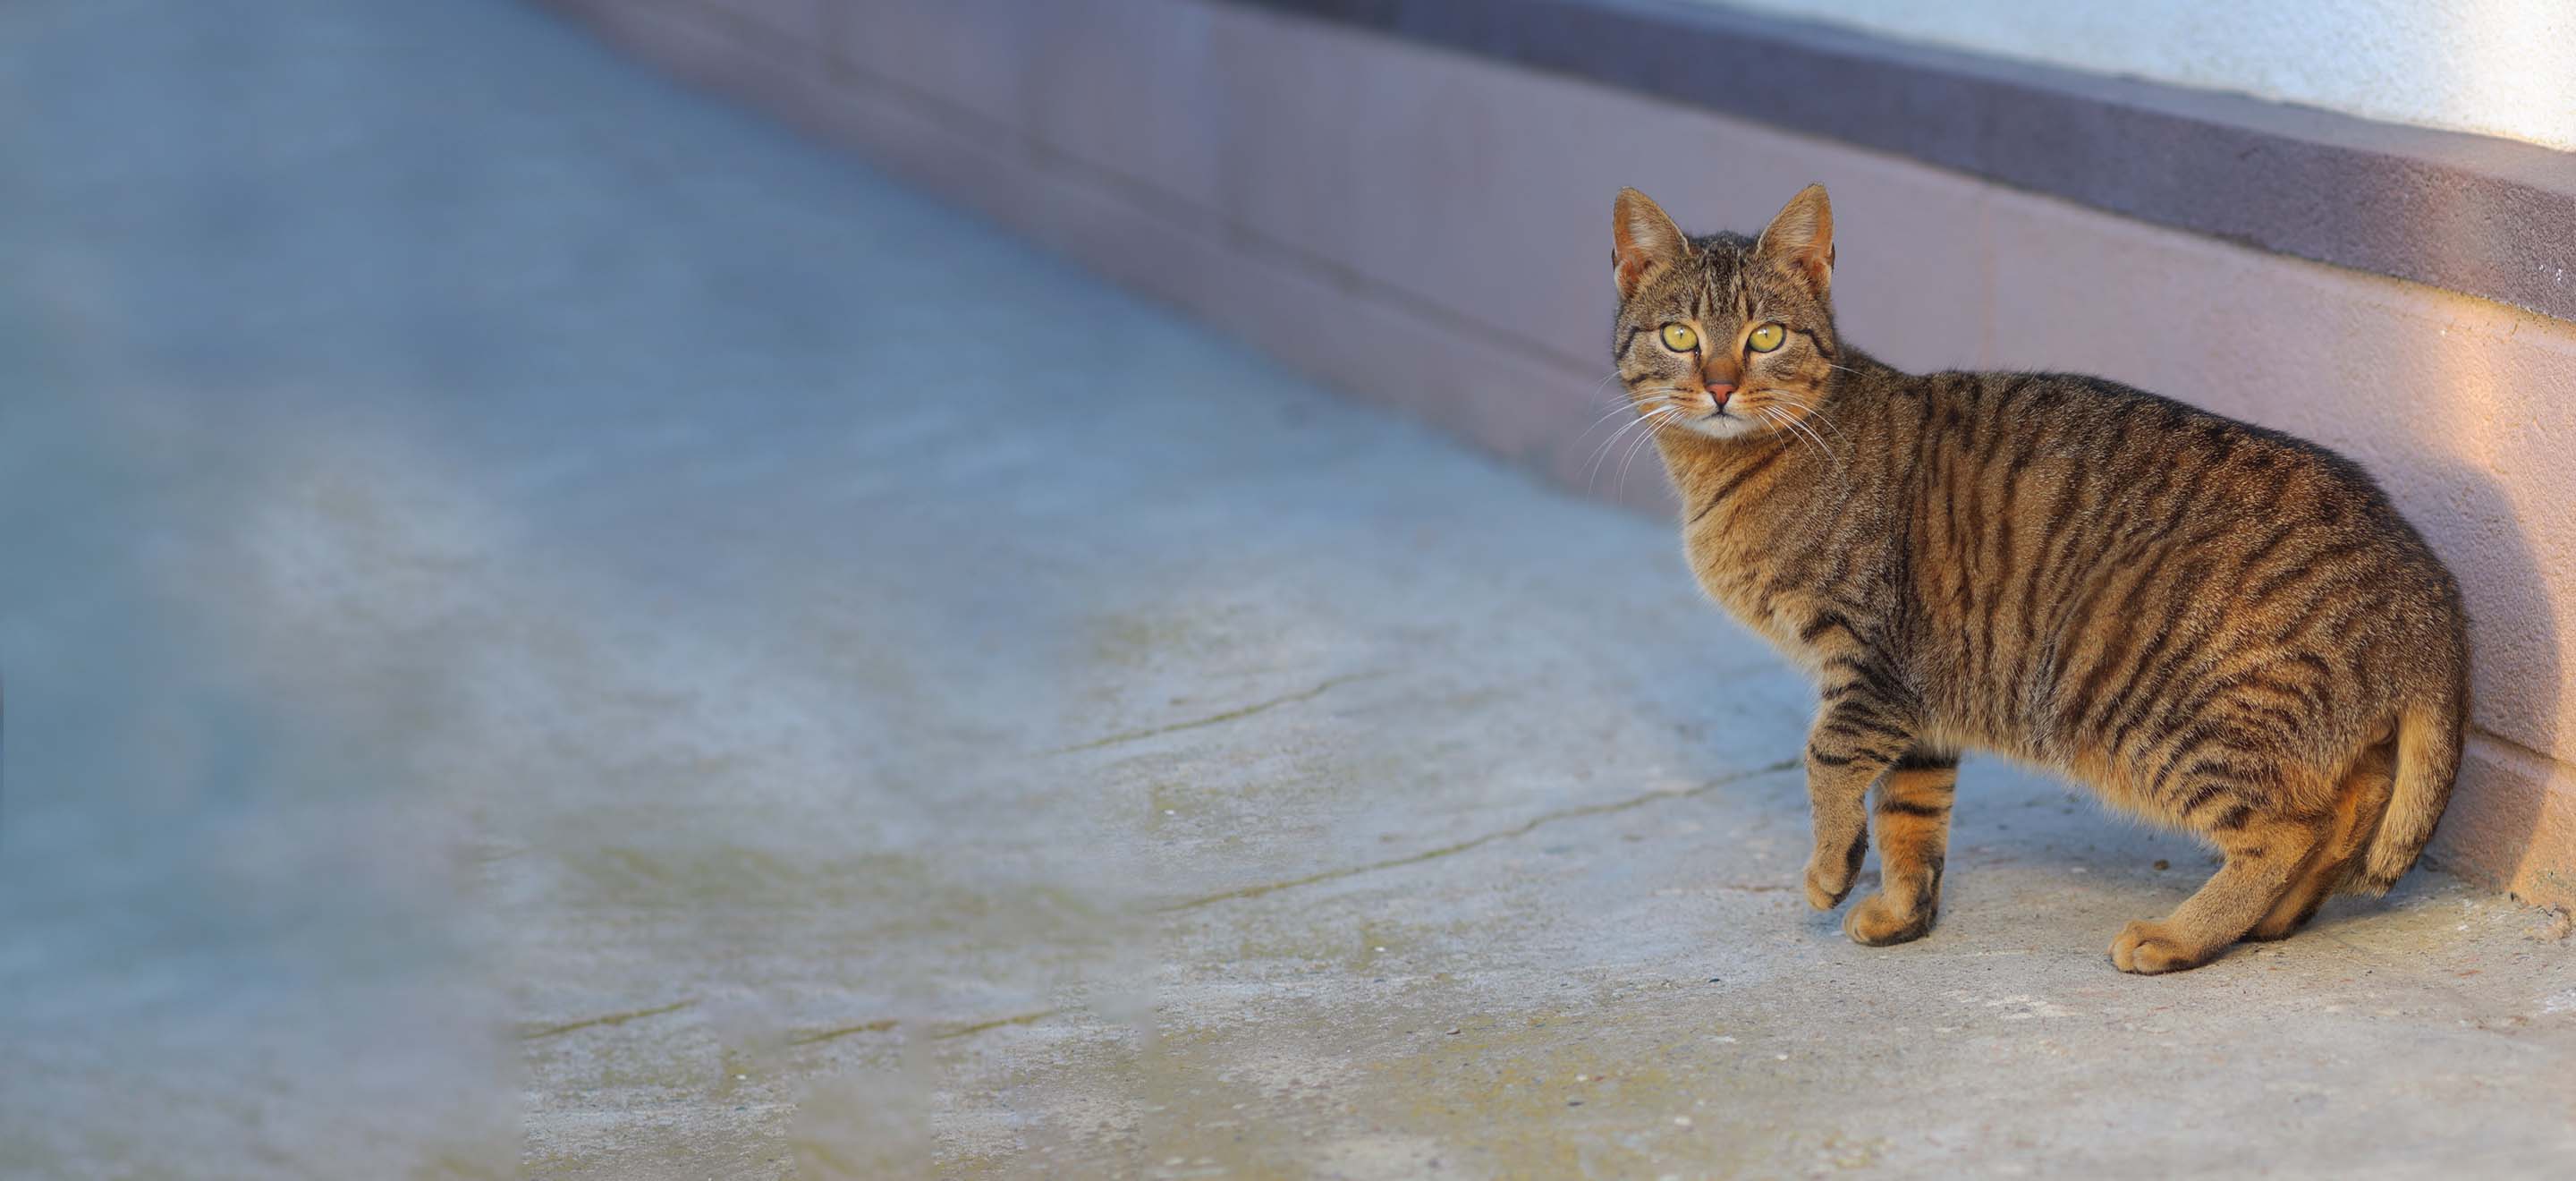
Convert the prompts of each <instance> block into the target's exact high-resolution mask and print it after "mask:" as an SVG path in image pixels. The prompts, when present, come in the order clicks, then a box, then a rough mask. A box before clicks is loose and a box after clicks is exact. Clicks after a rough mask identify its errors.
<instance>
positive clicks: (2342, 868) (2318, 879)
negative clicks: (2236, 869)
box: [2245, 743, 2397, 940]
mask: <svg viewBox="0 0 2576 1181" xmlns="http://www.w3.org/2000/svg"><path fill="white" fill-rule="evenodd" d="M2396 772H2397V765H2396V751H2395V749H2394V744H2393V743H2382V744H2380V745H2378V746H2374V747H2372V748H2370V749H2369V750H2366V751H2363V752H2362V755H2361V758H2360V759H2358V760H2357V761H2355V763H2354V764H2353V768H2352V770H2351V771H2349V772H2346V773H2345V775H2344V778H2343V783H2342V784H2341V786H2339V787H2338V788H2337V790H2336V794H2335V811H2334V826H2333V828H2332V830H2331V831H2329V832H2328V833H2327V834H2326V839H2325V840H2324V841H2322V842H2319V843H2318V845H2317V847H2316V849H2315V850H2314V851H2313V852H2311V853H2310V854H2309V855H2308V859H2307V862H2306V864H2304V865H2301V866H2300V867H2299V873H2298V876H2297V877H2296V878H2294V879H2293V880H2292V881H2291V883H2290V889H2289V891H2288V892H2287V893H2285V894H2283V895H2281V900H2280V901H2279V902H2277V903H2274V904H2273V906H2272V910H2271V913H2269V914H2266V915H2264V916H2263V919H2262V921H2261V922H2258V923H2255V924H2254V929H2253V930H2251V931H2248V932H2246V933H2245V937H2246V938H2247V939H2255V940H2268V939H2286V938H2289V936H2290V934H2291V933H2292V932H2294V931H2297V930H2298V929H2299V928H2300V927H2303V926H2306V925H2307V922H2308V920H2309V919H2311V918H2314V917H2316V913H2317V908H2318V907H2320V906H2323V905H2325V901H2326V899H2327V898H2330V897H2332V896H2333V895H2334V892H2335V891H2336V890H2337V889H2338V888H2340V887H2341V886H2342V885H2343V884H2344V883H2345V882H2346V881H2349V880H2350V879H2351V877H2352V874H2353V871H2354V869H2355V868H2356V866H2357V863H2356V862H2355V860H2354V859H2355V858H2357V857H2359V856H2360V855H2361V851H2362V848H2363V847H2364V846H2366V845H2368V844H2369V843H2370V837H2371V834H2372V833H2375V832H2378V831H2379V818H2380V816H2381V814H2383V813H2385V812H2386V811H2387V810H2388V800H2389V797H2390V796H2391V795H2392V794H2393V793H2394V792H2395V791H2396V788H2397V779H2396Z"/></svg>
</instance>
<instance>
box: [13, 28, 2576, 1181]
mask: <svg viewBox="0 0 2576 1181" xmlns="http://www.w3.org/2000/svg"><path fill="white" fill-rule="evenodd" d="M75 99H76V100H77V101H73V100H75ZM0 135H5V137H6V138H5V139H0V145H5V146H6V151H7V158H8V160H9V161H10V167H9V168H8V169H7V170H6V172H5V175H0V186H5V189H0V192H5V194H6V197H7V200H6V201H5V208H6V209H7V211H8V212H7V216H6V217H0V257H5V258H7V259H8V260H10V263H9V265H8V266H7V267H6V268H5V269H0V378H5V380H0V399H5V402H0V405H5V407H6V409H5V412H4V413H5V419H0V422H5V423H6V429H5V430H0V449H5V452H6V454H5V457H0V492H5V495H0V521H5V524H6V533H5V536H6V537H8V538H9V540H10V545H11V556H12V563H11V566H10V573H11V577H10V579H9V580H8V583H7V585H6V587H5V588H0V604H5V611H0V656H5V658H6V662H7V664H6V675H7V678H8V688H9V707H10V715H9V717H8V742H9V746H8V752H7V753H8V767H7V774H8V778H7V783H6V790H7V798H6V800H5V810H4V811H0V817H5V820H6V824H5V826H0V1066H5V1069H0V1175H7V1176H10V1177H52V1176H62V1177H91V1176H100V1177H122V1176H136V1177H146V1176H176V1175H186V1176H198V1177H219V1176H243V1177H252V1176H257V1177H273V1176H310V1177H349V1176H419V1177H431V1176H503V1175H508V1174H510V1173H512V1172H513V1171H524V1172H525V1173H526V1174H528V1175H532V1176H543V1177H603V1178H610V1177H614V1178H637V1177H642V1178H660V1177H668V1178H699V1177H758V1178H765V1177H777V1176H788V1175H795V1176H804V1177H859V1178H870V1177H896V1176H919V1175H930V1174H934V1173H935V1174H938V1175H944V1176H957V1177H986V1176H1030V1177H1099V1176H1128V1177H1304V1176H1319V1177H1347V1178H1411V1177H1426V1176H1428V1177H1439V1176H1458V1177H1565V1176H1595V1177H1657V1176H1676V1177H1707V1176H1738V1175H1741V1176H1773V1175H1783V1174H1809V1173H1817V1174H1821V1173H1838V1172H1852V1173H1858V1174H1863V1175H1891V1176H1898V1175H1928V1174H1956V1173H1980V1174H2013V1173H2030V1174H2049V1175H2065V1174H2073V1173H2086V1174H2100V1175H2114V1176H2139V1177H2148V1176H2154V1177H2163V1176H2170V1175H2173V1174H2176V1173H2180V1172H2185V1171H2211V1172H2217V1173H2224V1174H2231V1175H2246V1174H2270V1175H2281V1176H2311V1175H2314V1176H2325V1175H2335V1176H2402V1175H2410V1174H2435V1173H2440V1174H2446V1175H2482V1176H2512V1175H2524V1176H2543V1175H2556V1176H2564V1175H2566V1169H2567V1166H2568V1163H2569V1161H2570V1160H2571V1159H2576V959H2571V956H2570V950H2569V949H2570V944H2569V943H2567V942H2562V941H2560V940H2558V939H2556V938H2553V937H2552V936H2553V934H2554V932H2553V931H2552V930H2551V928H2550V924H2549V923H2548V921H2547V918H2548V916H2543V915H2539V914H2536V913H2534V912H2531V911H2527V910H2524V909H2521V908H2518V907H2516V906H2514V905H2513V904H2511V903H2510V902H2507V901H2504V900H2502V899H2499V898H2495V897H2490V896H2486V895H2483V894H2480V893H2477V892H2474V891H2472V890H2469V889H2467V888H2465V887H2463V886H2462V885H2460V884H2459V883H2457V882H2455V881H2453V880H2450V879H2447V878H2445V877H2443V876H2441V875H2439V874H2438V873H2430V872H2419V873H2418V874H2417V875H2416V876H2415V877H2414V878H2412V879H2410V881H2409V882H2408V884H2407V885H2405V886H2404V887H2403V888H2401V890H2400V891H2399V892H2398V893H2397V894H2396V895H2395V896H2394V897H2392V898H2391V899H2389V900H2387V901H2386V902H2383V903H2370V904H2356V903H2353V902H2350V901H2346V902H2342V903H2338V904H2336V905H2335V906H2333V907H2332V908H2330V909H2329V910H2328V911H2327V912H2326V913H2325V915H2324V916H2322V917H2321V918H2320V920H2319V921H2318V922H2317V924H2316V925H2315V927H2314V928H2313V929H2312V930H2311V931H2310V932H2309V933H2307V934H2304V935H2302V936H2300V937H2299V938H2296V939H2294V940H2291V941H2289V942H2287V943H2284V944H2279V945H2273V946H2269V947H2264V948H2260V949H2254V948H2248V949H2242V950H2240V951H2238V952H2237V953H2235V954H2232V955H2230V956H2228V957H2227V958H2225V959H2223V960H2221V961H2220V962H2219V963H2217V964H2215V965H2213V966H2211V967H2209V968H2206V969H2203V970H2201V971H2197V972H2192V973H2189V974H2186V975H2182V976H2177V977H2168V978H2155V979H2145V978H2138V977H2130V976H2123V975H2121V974H2119V973H2117V972H2114V971H2113V970H2112V969H2111V967H2110V966H2109V964H2108V963H2107V962H2106V960H2105V956H2104V948H2105V946H2106V945H2107V944H2108V942H2109V941H2110V938H2111V936H2112V934H2113V933H2114V932H2115V931H2116V930H2117V929H2118V928H2119V926H2120V924H2121V923H2122V922H2124V921H2126V920H2128V919H2131V918H2137V917H2145V916H2153V915H2157V914H2160V913H2162V912H2163V911H2164V910H2166V909H2167V908H2169V907H2170V906H2171V905H2172V904H2173V903H2174V902H2176V901H2177V900H2179V899H2180V898H2181V897H2182V896H2183V895H2184V894H2185V893H2187V892H2188V891H2189V890H2190V889H2191V887H2192V886H2193V885H2194V884H2196V882H2197V880H2198V878H2199V877H2200V876H2201V875H2202V873H2203V872H2205V870H2206V868H2207V867H2208V865H2209V864H2210V862H2209V860H2208V859H2207V858H2206V857H2205V856H2204V855H2203V854H2202V853H2201V852H2200V851H2199V850H2198V849H2197V848H2195V847H2193V846H2191V845H2189V844H2188V843H2186V842H2184V841H2181V840H2178V839H2174V838H2171V837H2167V836H2162V835H2156V834H2150V833H2145V832H2141V831H2137V830H2134V829H2131V828H2128V827H2125V826H2123V825H2122V824H2120V823H2118V822H2115V821H2113V820H2111V819H2109V818H2107V817H2106V816H2104V815H2103V814H2102V813H2100V812H2098V811H2097V810H2095V809H2094V808H2093V807H2092V806H2091V805H2090V804H2088V803H2085V802H2083V801H2082V800H2081V799H2079V798H2078V797H2076V796H2074V795H2071V794H2070V793H2069V792H2068V791H2067V790H2066V789H2065V788H2063V787H2061V786H2058V785H2055V784H2053V783H2050V782H2048V781H2045V780H2043V779H2040V778H2037V777H2034V776H2032V775H2029V774H2026V773H2022V772H2019V771H2016V770H2012V769H2010V768H2007V767H2004V766H2001V765H1998V764H1996V763H1994V762H1991V761H1977V762H1972V763H1971V765H1970V767H1969V768H1968V771H1967V773H1966V776H1965V778H1964V782H1963V791H1962V798H1961V806H1960V813H1959V829H1958V833H1957V836H1956V839H1955V844H1954V848H1953V852H1952V855H1951V858H1950V865H1951V877H1950V886H1949V893H1948V898H1947V902H1948V906H1947V910H1946V912H1945V914H1944V916H1943V920H1942V925H1941V926H1940V928H1939V929H1938V930H1937V931H1936V932H1935V933H1934V934H1933V935H1932V936H1931V937H1930V938H1928V939H1926V940H1924V941H1922V942H1920V943H1916V944H1912V945H1908V946H1904V947H1900V948H1894V949H1889V950H1868V949H1864V948H1860V947H1856V946H1854V945H1852V944H1851V943H1849V942H1848V941H1846V940H1845V939H1844V938H1843V937H1842V935H1841V934H1840V932H1839V931H1838V929H1837V928H1836V923H1835V919H1834V917H1832V916H1819V915H1816V914H1813V913H1810V912H1809V911H1808V910H1807V908H1806V906H1805V905H1804V903H1803V902H1802V901H1801V900H1800V897H1799V894H1798V892H1797V890H1796V889H1795V885H1796V881H1797V874H1798V869H1799V866H1800V863H1801V860H1802V858H1803V856H1804V850H1805V842H1806V822H1805V816H1804V801H1803V795H1802V789H1801V787H1800V785H1799V780H1798V777H1797V775H1796V774H1795V773H1793V772H1792V771H1790V770H1788V769H1787V768H1788V766H1789V764H1788V762H1787V760H1789V759H1790V758H1791V757H1792V756H1794V754H1795V753H1796V751H1797V749H1798V745H1799V739H1800V735H1801V733H1802V730H1803V725H1804V720H1805V717H1806V715H1807V712H1808V708H1809V706H1808V693H1807V690H1806V689H1805V688H1804V686H1802V685H1801V684H1800V683H1798V682H1797V681H1796V680H1795V679H1794V678H1793V677H1792V676H1791V675H1789V674H1788V673H1787V672H1786V671H1784V669H1783V667H1782V666H1781V665H1780V664H1779V663H1778V662H1777V661H1776V660H1775V659H1773V658H1772V657H1771V656H1770V654H1769V653H1768V652H1766V651H1765V650H1763V649H1762V647H1761V646H1760V645H1759V644H1758V643H1757V642H1755V641H1754V640H1752V639H1751V638H1749V637H1748V636H1747V635H1745V634H1744V633H1742V632H1740V631H1738V630H1736V629H1735V628H1734V627H1732V626H1731V625H1730V624H1728V623H1727V622H1725V621H1724V620H1723V619H1721V618H1720V617H1719V616H1717V615H1716V614H1715V613H1714V612H1712V611H1711V610H1710V609H1708V608H1706V607H1705V606H1703V605H1702V604H1701V603H1700V602H1699V601H1698V600H1697V599H1696V597H1695V595H1694V593H1693V592H1692V590H1691V589H1690V587H1689V586H1688V584H1687V581H1686V578H1685V576H1684V574H1683V572H1682V570H1681V567H1680V563H1679V561H1678V558H1677V552H1676V551H1677V547H1676V544H1675V541H1674V538H1673V536H1672V533H1671V530H1670V529H1669V528H1668V527H1667V526H1666V525H1665V524H1664V523H1662V522H1658V521H1649V520H1643V519H1639V518H1637V517H1635V516H1632V515H1628V514H1624V513H1621V512H1618V511H1615V510H1611V509H1607V508H1603V507H1600V506H1597V505H1594V504H1590V503H1586V502H1583V501H1579V500H1575V499H1571V498H1568V497H1566V496H1563V495H1560V494H1558V493H1557V492H1554V491H1552V490H1550V489H1547V488H1545V487H1541V486H1539V485H1537V484H1535V483H1533V482H1532V481H1530V480H1529V479H1527V478H1525V477H1523V476H1521V475H1519V474H1516V473H1514V472H1512V471H1510V470H1508V469H1505V468H1502V467H1500V466H1497V465H1495V464H1493V463H1490V462H1488V461H1486V460H1484V459H1481V458H1478V457H1476V456H1473V455H1470V454H1467V453H1465V452H1464V451H1462V450H1460V449H1459V448H1457V447H1455V446H1453V445H1450V444H1449V443H1447V442H1444V441H1443V439H1442V438H1441V437H1440V436H1439V434H1438V433H1437V432H1436V431H1434V430H1432V429H1428V428H1426V427H1423V426H1418V425H1413V424H1408V423H1405V422H1401V421H1397V420H1395V419H1392V418H1390V417H1388V416H1387V415H1385V414H1382V413H1379V412H1376V411H1373V410H1370V409H1367V408H1364V407H1363V406H1361V405H1358V404H1356V403H1352V402H1348V401H1344V400H1342V399H1340V398H1338V397H1336V396H1334V395H1332V394H1330V393H1327V392H1325V391H1323V390H1320V389H1317V388H1315V387H1314V386H1312V385H1310V384H1307V383H1306V382H1304V381H1301V380H1299V379H1297V378H1296V377H1293V376H1291V375H1290V374H1288V373H1286V372H1283V371H1282V370H1281V369H1280V368H1279V367H1277V366H1276V365H1274V364H1272V363H1270V362H1267V361H1265V360H1262V359H1260V358H1258V357H1254V356H1251V355H1248V354H1246V353H1245V352H1244V351H1242V350H1240V349H1238V348H1236V347H1234V346H1232V345H1229V344H1227V343H1226V342H1224V341H1221V340H1218V339H1215V338H1213V337H1211V336H1210V335H1209V334H1207V333H1205V332H1203V331H1201V330H1199V329H1197V328H1195V327H1193V326H1191V325H1190V324H1188V323H1185V322H1182V321H1180V320H1178V319H1176V318H1174V317H1173V316H1171V315H1169V314H1166V313H1164V312H1162V311H1160V310H1158V309H1156V308H1154V307H1152V306H1148V305H1146V304H1143V303H1140V302H1139V301H1137V300H1135V299H1132V298H1129V297H1127V296H1124V295H1122V294H1120V293H1119V292H1117V291H1115V290H1112V289H1109V288H1107V287H1104V286H1103V285H1102V284H1101V283H1099V282H1097V281H1095V280H1093V279H1091V278H1088V277H1086V276H1085V275H1083V274H1081V273H1079V272H1077V271H1075V270H1073V269H1072V268H1070V267H1068V266H1066V265H1065V264H1062V263H1059V262H1056V261H1053V260H1051V259H1049V258H1046V257H1044V256H1042V255H1040V254H1038V253H1035V252H1033V251H1032V250H1030V249H1028V248H1026V247H1024V246H1022V245H1019V244H1017V243H1014V242H1012V241H1010V240H1007V239H1004V238H1002V237H1000V236H997V235H996V234H994V233H993V232H991V231H990V230H988V229H987V228H985V227H983V226H981V225H979V224H977V223H976V222H974V221H973V220H971V219H969V218H966V217H963V216H961V215H959V214H957V213H954V212H950V211H948V210H945V209H943V208H941V207H940V206H939V205H938V204H937V203H936V202H934V201H931V200H928V199H925V198H924V197H922V196H920V195H918V194H915V193H912V192H908V191H906V190H904V189H902V188H900V187H898V186H897V185H895V184H892V183H890V182H888V181H887V180H885V179H883V178H882V177H879V176H877V175H875V174H873V173H871V172H870V171H868V170H867V169H866V168H864V167H862V166H860V165H858V164H854V163H850V162H847V161H844V160H842V159H839V158H836V157H834V156H832V155H830V154H829V153H826V152H824V151H821V150H819V149H817V148H815V147H812V146H809V145H807V144H805V143H802V142H799V141H797V140H796V139H794V138H793V137H791V136H789V135H788V134H786V133H784V132H781V131H777V130H774V129H772V128H771V127H769V126H767V125H765V124H763V123H761V122H760V121H758V120H756V119H754V118H751V117H749V116H745V115H741V114H738V113H735V112H732V111H729V110H726V109H723V108H721V107H719V106H716V105H714V104H711V103H709V102H707V101H705V100H703V99H701V98H698V97H695V96H692V95H690V94H687V93H685V92H682V91H680V90H678V89H676V88H674V87H672V86H669V85H667V84H665V83H663V82H661V81H659V80H657V79H655V78H654V77H652V76H650V75H649V74H647V73H646V72H644V71H642V70H640V69H637V68H635V67H633V66H631V65H629V64H627V63H624V62H621V61H618V60H616V59H615V58H613V57H612V56H610V55H609V54H607V53H605V52H604V51H602V50H600V49H598V48H596V47H595V46H594V45H592V44H591V43H590V42H588V41H587V40H586V39H585V38H584V37H583V36H581V35H580V34H579V33H578V32H577V31H575V30H573V29H571V28H568V27H565V26H562V25H559V24H557V23H555V22H554V21H553V20H551V19H550V18H548V17H546V16H545V15H543V14H541V13H539V12H536V11H531V10H528V9H524V8H521V7H517V6H513V5H509V4H505V3H500V2H498V0H474V2H465V0H459V2H458V3H453V4H446V5H437V6H429V5H417V4H407V3H400V2H397V0H192V2H182V0H148V2H147V0H22V2H21V3H18V4H14V5H10V6H8V7H6V8H5V9H0ZM1566 395H1567V397H1569V398H1581V397H1584V396H1586V393H1585V391H1582V390H1568V391H1567V392H1566ZM1614 462H1615V459H1614Z"/></svg>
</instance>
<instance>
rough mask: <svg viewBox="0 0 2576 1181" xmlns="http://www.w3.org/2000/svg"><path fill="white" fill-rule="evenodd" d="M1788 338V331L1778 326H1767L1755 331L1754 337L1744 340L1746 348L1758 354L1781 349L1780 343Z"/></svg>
mask: <svg viewBox="0 0 2576 1181" xmlns="http://www.w3.org/2000/svg"><path fill="white" fill-rule="evenodd" d="M1788 338H1789V330H1788V329H1786V328H1782V327H1781V326H1779V325H1777V324H1765V325H1763V326H1761V327H1759V328H1756V329H1754V330H1753V335H1751V336H1748V337H1745V338H1744V347H1746V348H1749V349H1752V350H1753V351H1754V352H1757V353H1767V352H1770V351H1771V350H1773V349H1776V348H1779V347H1780V342H1781V341H1784V340H1787V339H1788Z"/></svg>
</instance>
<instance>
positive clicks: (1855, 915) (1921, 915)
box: [1843, 890, 1938, 947]
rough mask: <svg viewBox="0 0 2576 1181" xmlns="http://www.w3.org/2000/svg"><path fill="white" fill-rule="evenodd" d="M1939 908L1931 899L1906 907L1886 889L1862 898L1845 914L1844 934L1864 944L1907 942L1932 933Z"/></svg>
mask: <svg viewBox="0 0 2576 1181" xmlns="http://www.w3.org/2000/svg"><path fill="white" fill-rule="evenodd" d="M1937 910H1938V908H1937V907H1935V906H1934V905H1933V904H1932V903H1930V902H1928V901H1927V902H1922V903H1919V904H1917V905H1913V906H1906V905H1903V904H1900V903H1898V902H1895V901H1894V900H1892V899H1890V898H1888V896H1887V892H1886V891H1884V890H1881V891H1879V892H1878V893H1876V894H1872V895H1870V896H1869V897H1867V898H1863V899H1861V900H1860V905H1858V906H1854V907H1852V908H1851V913H1850V914H1847V915H1844V916H1843V934H1845V935H1849V936H1851V941H1852V942H1854V943H1857V944H1860V945H1862V946H1864V947H1885V946H1887V945H1889V944H1891V943H1906V942H1910V941H1912V940H1916V939H1920V938H1922V937H1924V936H1925V935H1928V934H1930V933H1931V932H1932V917H1933V915H1934V913H1935V912H1936V911H1937Z"/></svg>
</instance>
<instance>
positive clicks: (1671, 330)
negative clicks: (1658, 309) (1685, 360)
mask: <svg viewBox="0 0 2576 1181" xmlns="http://www.w3.org/2000/svg"><path fill="white" fill-rule="evenodd" d="M1664 347H1665V348H1668V349H1671V350H1672V351H1674V352H1676V353H1687V352H1689V351H1691V350H1692V349H1695V348H1698V347H1699V333H1696V332H1693V331H1691V330H1690V329H1689V328H1688V327H1686V326H1684V325H1680V324H1666V325H1664Z"/></svg>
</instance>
